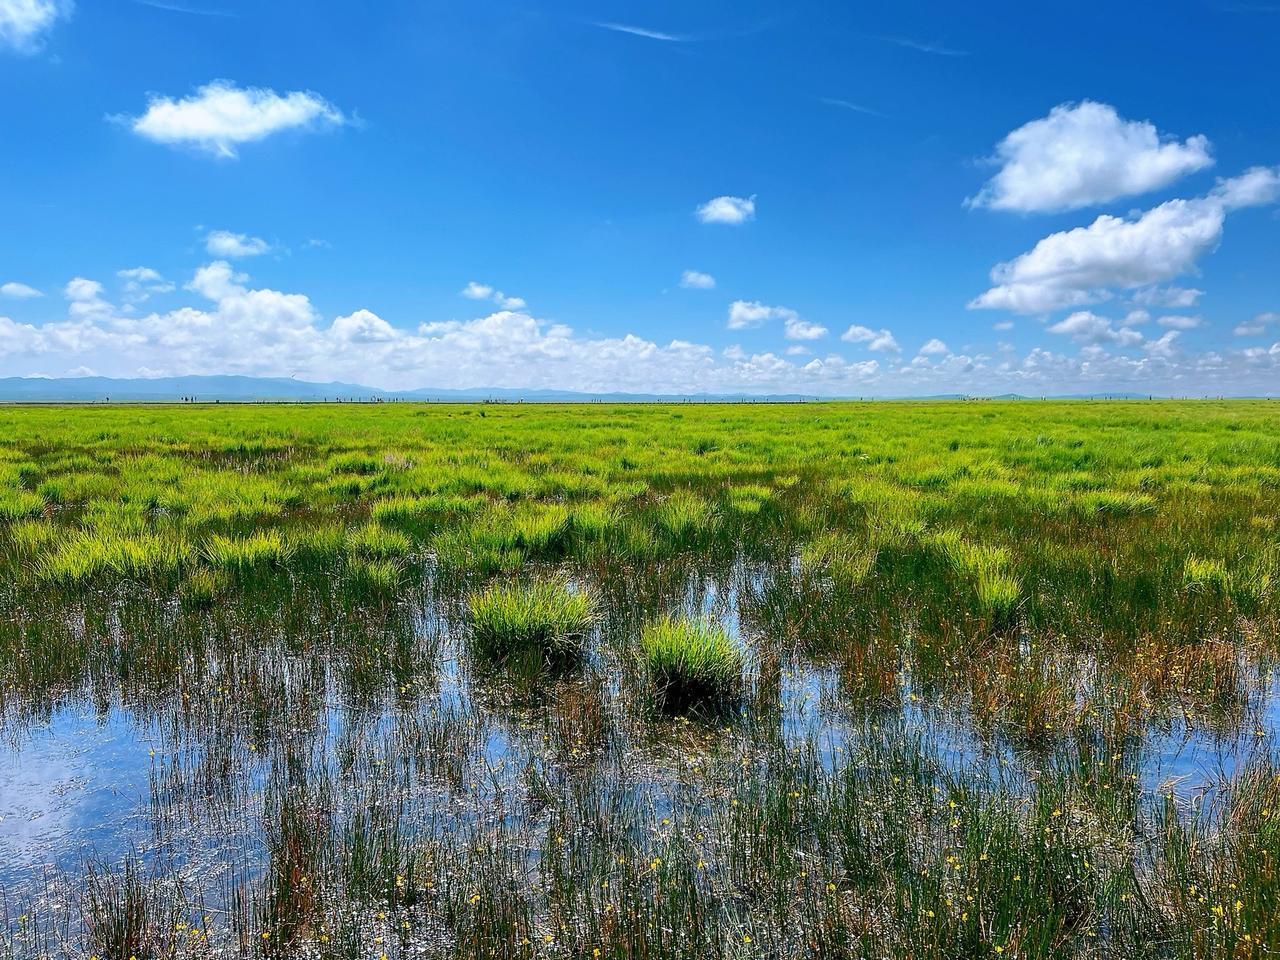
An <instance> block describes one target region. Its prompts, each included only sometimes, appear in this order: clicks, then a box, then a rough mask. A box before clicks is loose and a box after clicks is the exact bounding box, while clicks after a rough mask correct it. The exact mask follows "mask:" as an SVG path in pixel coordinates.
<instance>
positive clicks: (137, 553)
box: [35, 530, 191, 584]
mask: <svg viewBox="0 0 1280 960" xmlns="http://www.w3.org/2000/svg"><path fill="white" fill-rule="evenodd" d="M190 559H191V550H190V548H189V547H188V545H187V544H186V543H185V542H184V541H181V540H178V539H175V538H174V537H172V536H166V535H163V534H158V533H145V532H143V533H133V534H117V533H111V532H107V531H95V530H78V531H75V532H74V533H71V534H68V535H66V536H63V537H61V538H59V539H58V540H57V541H56V546H55V547H54V548H53V551H52V552H49V553H45V554H44V555H43V556H41V557H40V558H39V560H37V562H36V566H35V573H36V576H37V577H38V578H39V579H41V580H49V581H52V582H55V583H64V584H78V583H85V582H87V581H89V580H92V579H94V578H95V577H99V576H104V575H114V576H118V577H135V578H139V579H148V578H159V577H168V576H172V575H174V574H177V573H178V572H179V571H180V570H181V569H182V568H183V566H185V565H186V564H187V563H188V561H189V560H190Z"/></svg>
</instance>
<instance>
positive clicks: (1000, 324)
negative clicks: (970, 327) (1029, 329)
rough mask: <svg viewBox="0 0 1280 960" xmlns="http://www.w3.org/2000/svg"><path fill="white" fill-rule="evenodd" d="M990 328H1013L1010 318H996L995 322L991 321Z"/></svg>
mask: <svg viewBox="0 0 1280 960" xmlns="http://www.w3.org/2000/svg"><path fill="white" fill-rule="evenodd" d="M991 329H992V330H999V331H1005V330H1012V329H1013V321H1012V320H997V321H996V322H995V323H993V324H992V325H991Z"/></svg>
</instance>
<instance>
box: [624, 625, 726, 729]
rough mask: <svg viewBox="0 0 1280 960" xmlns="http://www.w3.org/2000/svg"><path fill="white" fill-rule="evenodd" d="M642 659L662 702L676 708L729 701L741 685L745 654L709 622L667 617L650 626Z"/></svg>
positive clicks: (643, 639) (643, 640)
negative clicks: (743, 655)
mask: <svg viewBox="0 0 1280 960" xmlns="http://www.w3.org/2000/svg"><path fill="white" fill-rule="evenodd" d="M640 658H641V660H642V662H643V664H644V669H645V672H646V674H647V675H648V677H649V680H650V682H651V683H653V685H654V687H655V689H656V690H657V692H658V695H659V697H660V698H661V700H662V701H663V702H664V703H665V704H666V705H667V706H669V707H673V708H675V709H680V708H682V707H685V706H690V705H695V704H699V703H711V704H724V703H727V702H728V701H730V700H732V699H733V697H734V695H735V694H736V693H737V692H738V691H739V689H740V688H741V686H742V667H743V663H742V661H743V657H742V652H741V651H740V650H739V649H738V648H737V647H736V646H735V645H734V643H733V640H732V639H731V638H730V637H729V635H728V634H727V633H726V632H725V631H724V629H723V628H722V627H720V626H719V625H718V624H716V623H713V622H711V621H709V620H702V619H695V620H690V619H684V618H678V617H664V618H662V619H660V620H655V621H653V622H652V623H648V624H646V625H645V627H644V630H643V631H642V632H641V634H640Z"/></svg>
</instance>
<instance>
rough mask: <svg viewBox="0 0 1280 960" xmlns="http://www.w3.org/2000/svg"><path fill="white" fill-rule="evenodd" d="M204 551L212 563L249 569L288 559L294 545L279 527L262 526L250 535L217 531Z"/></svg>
mask: <svg viewBox="0 0 1280 960" xmlns="http://www.w3.org/2000/svg"><path fill="white" fill-rule="evenodd" d="M203 553H204V558H205V560H206V561H207V562H208V563H209V564H210V565H211V566H213V567H216V568H219V569H222V570H227V571H231V572H234V573H247V572H249V571H251V570H255V569H258V568H261V567H266V566H270V565H273V564H283V563H285V562H286V561H288V559H289V557H290V556H291V555H292V548H291V546H290V544H289V543H288V542H286V540H285V538H284V536H283V535H282V534H281V533H280V531H279V530H259V531H257V532H256V533H252V534H250V535H249V536H247V537H227V536H223V535H222V534H214V535H213V536H212V537H210V538H209V540H208V541H207V542H206V543H205V545H204V550H203Z"/></svg>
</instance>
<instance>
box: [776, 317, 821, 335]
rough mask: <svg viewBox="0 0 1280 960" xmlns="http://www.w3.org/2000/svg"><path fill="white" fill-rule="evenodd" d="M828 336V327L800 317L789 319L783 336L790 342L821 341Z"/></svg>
mask: <svg viewBox="0 0 1280 960" xmlns="http://www.w3.org/2000/svg"><path fill="white" fill-rule="evenodd" d="M826 335H827V328H826V327H824V326H822V325H821V324H817V323H810V322H809V321H808V320H802V319H800V318H799V317H787V319H786V323H785V325H784V328H783V336H785V337H786V338H787V339H788V340H821V339H822V338H823V337H825V336H826Z"/></svg>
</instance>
